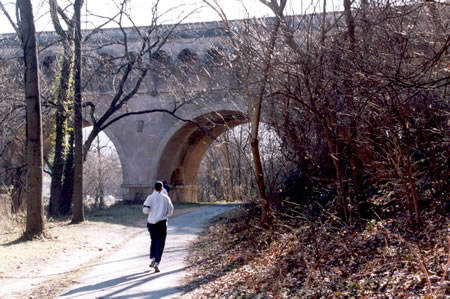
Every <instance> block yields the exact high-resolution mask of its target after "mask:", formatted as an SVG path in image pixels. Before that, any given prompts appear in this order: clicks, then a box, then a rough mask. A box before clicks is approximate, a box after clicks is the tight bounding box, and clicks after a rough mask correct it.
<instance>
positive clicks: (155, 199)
mask: <svg viewBox="0 0 450 299" xmlns="http://www.w3.org/2000/svg"><path fill="white" fill-rule="evenodd" d="M142 212H143V213H144V214H148V217H147V222H148V223H151V224H155V223H157V222H159V221H161V220H166V219H167V218H168V217H169V216H171V215H172V213H173V204H172V201H171V200H170V197H169V196H167V195H165V194H163V193H162V192H158V191H155V192H153V193H152V194H151V195H149V196H147V199H146V200H145V202H144V208H143V209H142Z"/></svg>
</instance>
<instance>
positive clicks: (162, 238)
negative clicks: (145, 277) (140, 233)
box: [147, 220, 167, 263]
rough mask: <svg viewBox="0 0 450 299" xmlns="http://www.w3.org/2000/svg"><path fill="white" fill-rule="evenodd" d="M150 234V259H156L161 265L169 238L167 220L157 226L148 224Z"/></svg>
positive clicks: (156, 224)
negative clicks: (167, 238)
mask: <svg viewBox="0 0 450 299" xmlns="http://www.w3.org/2000/svg"><path fill="white" fill-rule="evenodd" d="M147 228H148V232H149V233H150V238H151V242H150V259H152V258H154V259H155V262H157V263H159V262H160V261H161V257H162V254H163V251H164V245H165V244H166V236H167V220H162V221H159V222H157V223H155V224H151V223H147Z"/></svg>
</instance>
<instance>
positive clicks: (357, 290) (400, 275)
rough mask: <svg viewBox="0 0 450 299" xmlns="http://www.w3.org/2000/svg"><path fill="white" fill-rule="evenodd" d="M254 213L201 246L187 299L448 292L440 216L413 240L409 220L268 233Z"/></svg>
mask: <svg viewBox="0 0 450 299" xmlns="http://www.w3.org/2000/svg"><path fill="white" fill-rule="evenodd" d="M255 213H256V210H255V209H249V210H244V209H240V210H234V211H233V212H232V213H230V214H228V215H225V216H224V217H221V218H219V219H217V220H216V222H215V224H214V225H213V226H211V228H210V229H209V231H207V232H205V233H204V234H202V235H201V236H200V237H199V238H198V239H197V240H196V242H195V243H194V244H193V245H192V247H191V249H190V254H189V257H188V263H189V264H190V265H191V268H190V272H189V275H188V278H187V280H186V286H185V293H186V297H191V298H293V297H294V298H295V297H301V298H320V297H322V298H336V297H337V298H339V297H341V298H351V297H354V298H380V297H384V298H389V297H391V298H397V297H398V298H402V297H405V298H406V297H408V298H409V297H412V298H415V297H417V298H423V297H427V296H428V297H430V296H431V295H433V297H439V296H438V295H439V294H440V296H441V297H443V296H445V292H449V289H448V288H449V286H450V284H449V280H448V274H447V275H445V276H447V277H444V279H443V281H440V280H441V278H442V277H443V275H444V271H445V269H446V267H448V264H447V256H448V241H447V237H448V236H449V235H450V234H449V225H448V224H449V220H448V219H446V218H445V217H444V216H443V215H440V214H436V213H434V212H430V211H429V212H427V213H426V215H425V217H424V218H425V219H427V220H426V224H425V226H424V227H425V228H424V229H423V230H422V231H421V232H420V233H414V232H411V231H407V230H406V227H408V225H407V220H406V218H405V219H403V218H397V219H396V220H395V221H394V220H393V219H387V220H383V221H374V220H373V221H369V222H367V223H358V224H353V225H352V226H348V225H346V224H344V223H342V222H341V221H340V220H339V219H338V218H336V217H334V216H333V215H328V216H322V217H320V218H317V219H315V220H314V221H308V220H305V217H302V218H300V217H298V218H295V219H294V218H289V219H287V218H285V219H284V220H279V221H278V222H277V223H276V225H275V227H274V229H273V230H265V229H262V228H261V227H259V223H258V219H259V217H257V216H256V215H255ZM424 269H425V271H424ZM428 282H429V283H428ZM430 286H431V290H430ZM431 292H432V293H431Z"/></svg>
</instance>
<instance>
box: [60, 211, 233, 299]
mask: <svg viewBox="0 0 450 299" xmlns="http://www.w3.org/2000/svg"><path fill="white" fill-rule="evenodd" d="M229 208H231V207H230V206H209V207H205V208H202V209H199V210H194V211H192V212H189V213H186V214H183V215H180V216H177V217H174V218H172V219H169V228H168V231H167V240H166V247H165V250H164V254H163V257H162V260H161V264H160V267H159V268H160V270H161V272H160V273H153V269H150V268H149V267H148V265H149V257H148V252H149V247H150V237H149V234H148V232H147V230H145V231H144V230H143V232H142V233H140V234H139V235H138V236H137V237H136V238H134V239H132V240H131V241H129V242H128V243H127V244H126V245H124V246H123V247H122V248H121V249H119V250H118V251H117V252H115V253H114V254H112V255H111V256H110V257H109V258H108V259H106V260H105V261H103V262H102V263H101V264H98V265H96V266H94V268H93V269H92V271H90V272H89V273H87V274H86V275H84V276H83V277H81V278H80V279H79V281H77V282H76V283H75V284H74V285H73V286H72V287H71V288H69V289H68V290H66V291H65V292H63V294H61V295H60V296H59V298H77V299H78V298H90V299H92V298H180V296H182V292H181V291H180V290H179V289H178V288H177V287H179V286H181V279H182V278H183V275H184V271H185V270H186V269H187V266H186V264H185V263H184V258H185V256H186V254H187V248H186V247H187V245H188V243H189V242H190V241H192V240H193V239H194V238H195V236H196V235H197V234H198V233H199V232H200V231H201V230H202V229H204V228H205V226H206V224H207V221H208V220H209V219H210V218H212V217H214V216H216V215H219V214H221V213H223V212H225V211H226V210H227V209H229Z"/></svg>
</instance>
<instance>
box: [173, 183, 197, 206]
mask: <svg viewBox="0 0 450 299" xmlns="http://www.w3.org/2000/svg"><path fill="white" fill-rule="evenodd" d="M197 192H198V186H197V185H174V186H173V188H172V189H171V190H170V194H169V196H170V198H171V199H172V202H198V201H197Z"/></svg>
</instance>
